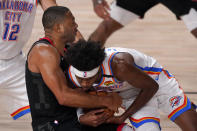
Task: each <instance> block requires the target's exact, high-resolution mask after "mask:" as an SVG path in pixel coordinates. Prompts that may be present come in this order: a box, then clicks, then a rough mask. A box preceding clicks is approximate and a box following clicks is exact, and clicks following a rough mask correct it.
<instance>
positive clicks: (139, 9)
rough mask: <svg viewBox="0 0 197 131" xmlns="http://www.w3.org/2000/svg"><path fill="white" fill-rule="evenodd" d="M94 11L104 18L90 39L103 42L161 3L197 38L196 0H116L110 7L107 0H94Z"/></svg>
mask: <svg viewBox="0 0 197 131" xmlns="http://www.w3.org/2000/svg"><path fill="white" fill-rule="evenodd" d="M92 2H93V6H94V11H95V12H96V14H97V15H98V16H99V17H101V18H103V19H104V20H103V21H102V22H101V23H100V24H99V26H98V27H97V29H96V30H95V31H94V32H93V33H92V34H91V36H90V38H89V39H90V40H94V41H100V42H101V43H102V44H104V43H105V41H106V40H107V39H108V37H109V36H110V35H111V34H112V33H114V32H115V31H117V30H119V29H121V28H123V27H124V26H126V25H128V24H129V23H131V22H133V21H134V20H136V19H138V18H143V17H144V15H145V13H146V12H147V11H148V10H149V9H150V8H152V7H154V6H155V5H157V4H159V3H161V4H163V5H164V6H166V7H167V8H168V9H169V10H170V11H172V12H173V13H174V14H175V15H176V17H177V18H178V19H181V20H183V22H184V23H185V25H186V26H187V28H188V30H189V31H190V32H191V33H192V34H193V35H194V36H195V37H196V38H197V1H196V0H181V1H180V0H148V1H147V0H114V1H113V2H112V4H111V6H110V7H109V5H108V4H107V2H106V0H92Z"/></svg>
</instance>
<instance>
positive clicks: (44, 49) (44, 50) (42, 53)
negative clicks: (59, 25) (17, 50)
mask: <svg viewBox="0 0 197 131" xmlns="http://www.w3.org/2000/svg"><path fill="white" fill-rule="evenodd" d="M30 53H31V54H33V55H34V56H36V57H38V58H47V57H49V58H51V59H52V58H54V57H55V58H59V53H58V51H57V49H56V48H55V47H53V46H52V45H50V44H46V43H42V42H41V43H39V44H36V45H35V46H34V47H33V48H32V50H31V52H30Z"/></svg>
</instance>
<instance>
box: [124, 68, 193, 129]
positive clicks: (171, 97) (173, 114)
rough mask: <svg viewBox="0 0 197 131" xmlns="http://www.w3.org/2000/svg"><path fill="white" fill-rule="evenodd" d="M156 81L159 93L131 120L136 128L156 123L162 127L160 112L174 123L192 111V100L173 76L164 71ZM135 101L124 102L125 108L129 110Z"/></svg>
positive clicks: (132, 99) (131, 99)
mask: <svg viewBox="0 0 197 131" xmlns="http://www.w3.org/2000/svg"><path fill="white" fill-rule="evenodd" d="M156 79H157V80H156V81H157V82H158V84H159V90H158V92H157V93H156V94H155V95H154V97H153V98H152V99H151V100H150V101H149V102H148V103H147V104H146V105H145V106H144V107H143V108H141V109H140V110H139V111H138V112H136V113H135V114H134V115H132V116H131V117H130V118H129V120H130V122H131V124H132V125H133V126H134V127H135V128H138V127H140V126H141V125H143V124H144V123H148V122H154V123H156V124H158V126H159V127H160V113H159V110H160V111H162V112H163V113H165V114H166V115H167V116H168V118H169V119H171V120H172V121H174V120H175V119H176V118H177V117H178V116H179V115H181V114H182V113H183V112H185V111H187V110H189V109H191V102H190V100H189V99H188V98H187V97H186V95H185V94H184V93H183V91H182V89H180V87H179V84H178V82H177V81H176V79H175V78H174V77H173V76H172V75H171V74H169V73H168V72H167V71H166V70H163V71H162V72H161V73H160V75H159V76H158V78H156ZM133 96H136V95H133ZM134 100H135V97H133V98H130V99H129V100H123V106H124V107H125V108H126V109H127V108H128V107H129V106H130V105H131V104H132V103H133V101H134Z"/></svg>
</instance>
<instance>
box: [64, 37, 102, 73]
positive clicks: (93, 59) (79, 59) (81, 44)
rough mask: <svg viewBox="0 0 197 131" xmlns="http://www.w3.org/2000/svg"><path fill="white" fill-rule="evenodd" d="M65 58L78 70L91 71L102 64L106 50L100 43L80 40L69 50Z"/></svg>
mask: <svg viewBox="0 0 197 131" xmlns="http://www.w3.org/2000/svg"><path fill="white" fill-rule="evenodd" d="M65 58H66V61H67V62H68V64H70V65H72V66H73V67H75V68H77V69H78V70H81V71H90V70H92V69H94V68H96V67H98V66H99V65H101V64H102V62H103V60H104V59H105V49H104V48H102V47H101V44H100V43H98V42H93V41H88V42H86V41H84V40H80V41H78V42H77V43H76V44H74V45H72V46H70V47H69V48H68V50H67V52H66V54H65Z"/></svg>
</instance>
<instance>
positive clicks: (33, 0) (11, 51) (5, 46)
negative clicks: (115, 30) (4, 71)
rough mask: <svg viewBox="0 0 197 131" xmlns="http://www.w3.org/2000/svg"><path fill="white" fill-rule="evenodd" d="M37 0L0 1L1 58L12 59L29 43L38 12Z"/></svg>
mask: <svg viewBox="0 0 197 131" xmlns="http://www.w3.org/2000/svg"><path fill="white" fill-rule="evenodd" d="M37 2H38V1H37V0H1V1H0V17H1V19H0V29H1V30H0V37H1V38H0V59H10V58H12V57H14V56H16V55H17V54H19V53H20V51H21V50H22V49H23V46H24V45H25V43H27V41H28V39H29V37H30V35H31V31H32V27H33V23H34V18H35V13H36V8H37Z"/></svg>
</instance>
